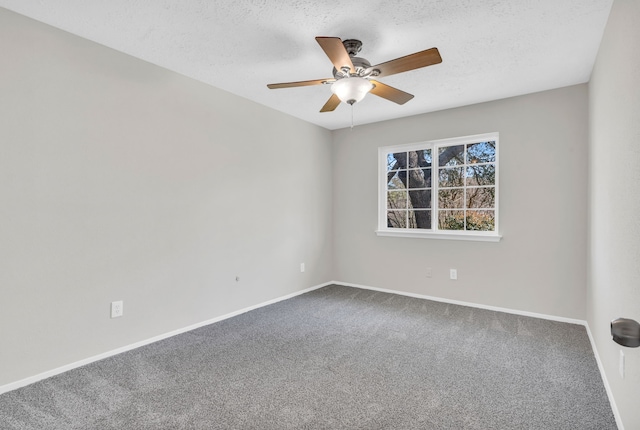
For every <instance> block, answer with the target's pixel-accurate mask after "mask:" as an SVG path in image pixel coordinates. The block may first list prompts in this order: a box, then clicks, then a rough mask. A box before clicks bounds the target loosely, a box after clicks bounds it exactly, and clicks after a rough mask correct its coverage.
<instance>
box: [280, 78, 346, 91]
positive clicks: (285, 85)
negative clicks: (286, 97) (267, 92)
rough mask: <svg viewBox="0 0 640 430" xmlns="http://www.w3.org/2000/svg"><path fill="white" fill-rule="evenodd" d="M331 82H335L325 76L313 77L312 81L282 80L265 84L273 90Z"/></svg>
mask: <svg viewBox="0 0 640 430" xmlns="http://www.w3.org/2000/svg"><path fill="white" fill-rule="evenodd" d="M331 82H335V79H333V78H327V79H314V80H312V81H300V82H284V83H282V84H269V85H267V87H269V88H271V89H272V90H275V89H277V88H293V87H306V86H309V85H320V84H326V83H331Z"/></svg>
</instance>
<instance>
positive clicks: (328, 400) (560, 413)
mask: <svg viewBox="0 0 640 430" xmlns="http://www.w3.org/2000/svg"><path fill="white" fill-rule="evenodd" d="M0 428H2V429H38V430H42V429H64V430H69V429H100V430H103V429H136V430H139V429H153V430H159V429H260V430H268V429H278V430H282V429H367V430H373V429H394V430H396V429H451V430H458V429H483V430H493V429H535V430H542V429H554V430H555V429H563V430H566V429H579V430H588V429H594V430H596V429H597V430H607V429H615V428H616V425H615V420H614V417H613V414H612V411H611V407H610V405H609V402H608V400H607V395H606V393H605V389H604V386H603V383H602V380H601V378H600V374H599V372H598V368H597V364H596V361H595V358H594V356H593V352H592V350H591V346H590V343H589V339H588V337H587V333H586V331H585V328H584V327H582V326H579V325H572V324H565V323H558V322H552V321H546V320H540V319H535V318H529V317H522V316H516V315H510V314H505V313H500V312H493V311H486V310H480V309H474V308H469V307H464V306H456V305H449V304H444V303H438V302H432V301H428V300H422V299H415V298H409V297H404V296H399V295H394V294H386V293H379V292H373V291H368V290H361V289H355V288H348V287H341V286H329V287H325V288H322V289H319V290H316V291H313V292H310V293H307V294H304V295H301V296H298V297H295V298H292V299H289V300H286V301H283V302H279V303H276V304H274V305H270V306H266V307H263V308H260V309H257V310H254V311H251V312H248V313H245V314H242V315H240V316H237V317H234V318H230V319H228V320H224V321H221V322H219V323H216V324H212V325H209V326H206V327H203V328H200V329H197V330H194V331H192V332H189V333H185V334H182V335H179V336H175V337H172V338H170V339H167V340H164V341H161V342H157V343H155V344H152V345H148V346H146V347H142V348H139V349H136V350H134V351H130V352H127V353H124V354H120V355H118V356H115V357H111V358H108V359H105V360H102V361H99V362H96V363H93V364H90V365H88V366H85V367H82V368H79V369H75V370H73V371H70V372H67V373H65V374H61V375H58V376H55V377H53V378H50V379H47V380H44V381H41V382H38V383H36V384H33V385H30V386H28V387H25V388H22V389H19V390H15V391H12V392H9V393H6V394H4V395H2V396H0Z"/></svg>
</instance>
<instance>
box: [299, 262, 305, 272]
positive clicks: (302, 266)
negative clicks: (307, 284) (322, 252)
mask: <svg viewBox="0 0 640 430" xmlns="http://www.w3.org/2000/svg"><path fill="white" fill-rule="evenodd" d="M300 271H301V272H304V263H300Z"/></svg>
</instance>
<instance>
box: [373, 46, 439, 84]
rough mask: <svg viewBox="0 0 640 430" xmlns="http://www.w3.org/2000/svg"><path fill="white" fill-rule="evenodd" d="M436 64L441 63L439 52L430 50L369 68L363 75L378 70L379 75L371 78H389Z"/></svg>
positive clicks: (436, 49)
mask: <svg viewBox="0 0 640 430" xmlns="http://www.w3.org/2000/svg"><path fill="white" fill-rule="evenodd" d="M438 63H442V57H440V52H438V48H431V49H427V50H425V51H420V52H416V53H415V54H411V55H406V56H404V57H400V58H396V59H395V60H391V61H387V62H386V63H381V64H378V65H376V66H371V67H369V68H367V69H366V70H365V74H366V73H370V72H372V71H374V70H378V71H379V72H380V73H378V74H377V75H376V74H374V75H372V76H374V77H382V76H389V75H394V74H396V73H401V72H407V71H409V70H415V69H419V68H421V67H427V66H431V65H433V64H438Z"/></svg>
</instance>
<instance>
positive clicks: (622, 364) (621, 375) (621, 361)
mask: <svg viewBox="0 0 640 430" xmlns="http://www.w3.org/2000/svg"><path fill="white" fill-rule="evenodd" d="M618 370H619V371H620V377H621V378H622V379H624V351H622V350H620V367H619V369H618Z"/></svg>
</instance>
